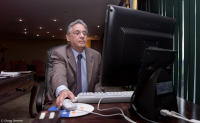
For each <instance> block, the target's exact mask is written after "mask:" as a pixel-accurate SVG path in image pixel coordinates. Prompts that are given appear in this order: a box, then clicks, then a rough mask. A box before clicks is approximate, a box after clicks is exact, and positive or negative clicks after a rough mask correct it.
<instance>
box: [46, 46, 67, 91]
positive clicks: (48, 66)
mask: <svg viewBox="0 0 200 123" xmlns="http://www.w3.org/2000/svg"><path fill="white" fill-rule="evenodd" d="M61 46H64V45H59V46H55V47H52V48H50V49H49V50H48V51H47V60H46V70H45V93H47V91H48V89H49V88H50V86H51V85H50V79H51V76H52V72H53V64H52V63H53V61H52V59H51V53H52V51H53V50H55V49H56V48H59V47H61Z"/></svg>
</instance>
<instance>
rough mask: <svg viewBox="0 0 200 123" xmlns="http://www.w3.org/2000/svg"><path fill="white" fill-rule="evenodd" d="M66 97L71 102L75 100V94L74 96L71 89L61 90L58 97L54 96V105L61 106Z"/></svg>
mask: <svg viewBox="0 0 200 123" xmlns="http://www.w3.org/2000/svg"><path fill="white" fill-rule="evenodd" d="M67 97H68V98H69V99H70V100H71V101H72V102H74V101H75V96H74V94H73V93H72V92H71V91H69V90H62V91H61V92H60V93H59V95H58V97H57V98H56V106H57V107H58V108H59V107H60V106H62V104H63V101H64V99H65V98H67Z"/></svg>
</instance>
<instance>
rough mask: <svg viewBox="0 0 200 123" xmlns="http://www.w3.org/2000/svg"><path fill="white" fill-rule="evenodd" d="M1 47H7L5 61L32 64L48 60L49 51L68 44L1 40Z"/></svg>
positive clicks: (57, 41) (54, 41)
mask: <svg viewBox="0 0 200 123" xmlns="http://www.w3.org/2000/svg"><path fill="white" fill-rule="evenodd" d="M0 42H1V45H2V46H4V47H6V48H7V50H6V52H5V61H6V62H9V61H18V60H22V61H25V62H26V63H31V61H32V60H42V61H45V60H46V51H47V49H49V48H51V47H53V46H56V45H60V44H64V43H66V41H65V40H23V39H22V40H20V39H12V40H10V39H8V40H7V39H1V40H0Z"/></svg>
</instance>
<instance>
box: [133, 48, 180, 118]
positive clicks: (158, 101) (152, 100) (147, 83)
mask: <svg viewBox="0 0 200 123" xmlns="http://www.w3.org/2000/svg"><path fill="white" fill-rule="evenodd" d="M175 54H176V52H175V51H172V50H166V49H158V48H153V49H152V48H148V49H146V50H145V52H144V56H143V62H142V69H141V72H140V73H139V81H138V84H137V86H136V90H135V93H134V94H133V95H132V102H131V108H130V112H131V113H137V114H140V115H142V116H143V117H145V118H147V119H149V120H153V121H158V120H160V119H161V118H162V116H161V115H160V110H161V109H168V110H173V111H176V112H177V110H178V109H177V100H176V93H175V91H174V88H173V84H172V80H171V76H170V72H171V68H170V66H171V65H172V63H173V61H174V58H175Z"/></svg>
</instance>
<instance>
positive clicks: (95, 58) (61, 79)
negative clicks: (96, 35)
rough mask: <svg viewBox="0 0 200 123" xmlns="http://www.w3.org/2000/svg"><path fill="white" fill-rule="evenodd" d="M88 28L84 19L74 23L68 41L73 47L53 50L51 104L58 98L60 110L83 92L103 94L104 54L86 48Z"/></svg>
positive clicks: (67, 37)
mask: <svg viewBox="0 0 200 123" xmlns="http://www.w3.org/2000/svg"><path fill="white" fill-rule="evenodd" d="M87 34H88V28H87V25H86V24H85V23H84V22H83V21H82V20H80V19H78V20H75V21H74V22H71V23H70V24H69V25H68V28H67V34H66V39H67V41H69V44H66V45H64V46H61V47H59V48H56V49H55V50H53V51H52V54H51V59H52V61H53V62H52V64H53V72H52V77H51V89H49V91H48V93H47V97H48V98H49V99H48V100H49V101H52V100H55V99H56V105H57V106H58V107H60V106H61V105H62V103H63V101H64V99H65V98H69V99H70V100H71V101H72V102H73V101H74V99H75V95H77V94H78V93H80V92H94V91H102V87H101V82H100V80H101V79H100V66H101V55H100V53H99V52H97V51H95V50H93V49H91V48H87V47H86V43H87Z"/></svg>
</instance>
